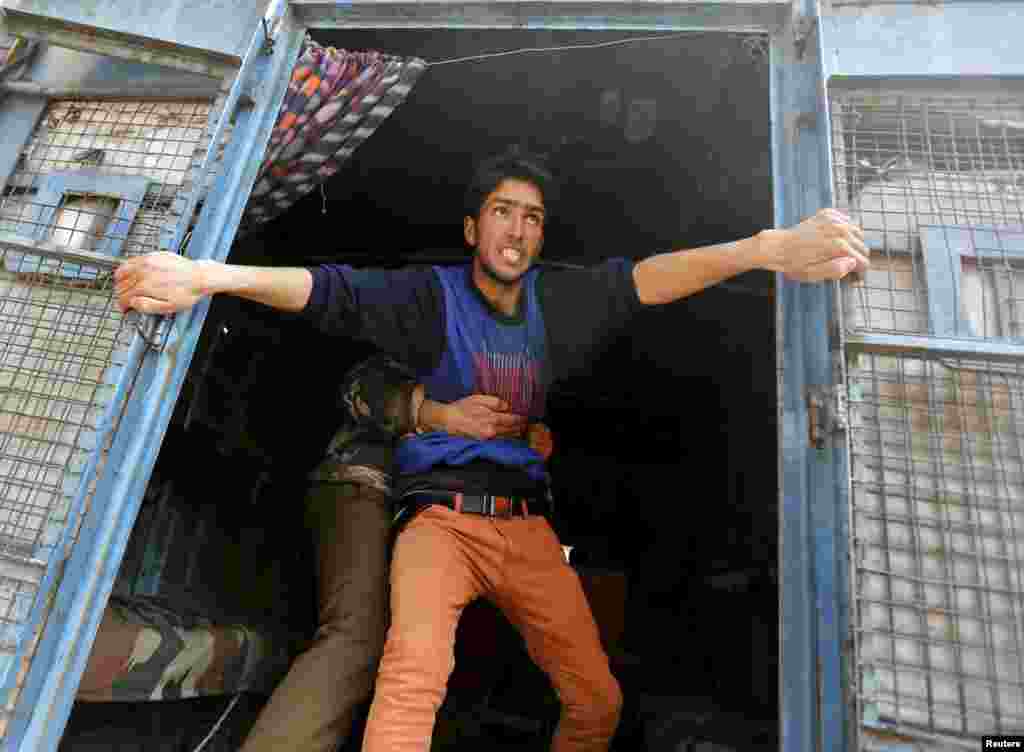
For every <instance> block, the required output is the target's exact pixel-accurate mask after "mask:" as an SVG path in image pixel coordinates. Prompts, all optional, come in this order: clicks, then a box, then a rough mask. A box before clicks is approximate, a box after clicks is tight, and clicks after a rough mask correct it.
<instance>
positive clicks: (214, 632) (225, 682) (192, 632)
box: [77, 595, 292, 702]
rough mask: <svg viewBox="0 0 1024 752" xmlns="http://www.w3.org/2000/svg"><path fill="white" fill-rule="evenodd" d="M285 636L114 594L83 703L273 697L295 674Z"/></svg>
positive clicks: (85, 678)
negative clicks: (250, 694)
mask: <svg viewBox="0 0 1024 752" xmlns="http://www.w3.org/2000/svg"><path fill="white" fill-rule="evenodd" d="M291 649H292V646H291V645H289V644H288V639H287V638H285V637H284V636H272V635H268V634H261V633H258V632H255V631H253V630H250V629H247V628H246V627H244V626H238V625H215V624H212V623H210V622H209V621H208V620H207V619H205V618H203V617H202V616H200V615H198V614H193V613H188V612H187V611H186V610H183V609H182V608H180V607H178V606H172V605H171V604H169V603H167V602H165V601H164V600H162V599H159V598H153V597H148V596H145V597H131V598H125V597H121V596H117V595H114V596H111V598H110V601H109V602H108V604H107V609H106V611H105V612H104V614H103V621H102V622H101V623H100V628H99V631H98V633H97V635H96V642H95V644H94V645H93V649H92V653H91V654H90V656H89V662H88V664H87V665H86V668H85V674H84V675H83V677H82V682H81V684H80V685H79V688H78V695H77V699H79V700H84V701H87V702H111V701H132V702H138V701H142V700H177V699H185V698H190V697H199V696H205V695H220V694H232V693H236V692H242V691H250V692H260V693H264V694H270V692H271V691H272V690H273V688H274V686H275V685H276V684H277V683H278V681H280V679H281V678H282V677H283V676H284V674H285V672H286V671H287V669H288V664H289V660H290V658H291V655H290V653H291Z"/></svg>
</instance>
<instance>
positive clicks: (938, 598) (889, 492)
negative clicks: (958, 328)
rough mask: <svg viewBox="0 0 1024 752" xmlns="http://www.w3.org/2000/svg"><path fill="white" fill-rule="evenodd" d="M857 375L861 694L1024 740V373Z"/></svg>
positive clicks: (907, 719)
mask: <svg viewBox="0 0 1024 752" xmlns="http://www.w3.org/2000/svg"><path fill="white" fill-rule="evenodd" d="M851 366H852V367H851V369H850V396H851V403H850V412H851V425H850V429H851V438H852V447H853V456H852V459H853V462H852V465H853V512H852V514H853V536H854V546H853V551H854V555H855V562H856V567H855V575H856V576H855V586H854V587H855V598H856V612H857V616H856V619H855V634H856V637H857V642H858V665H859V676H858V679H859V681H858V699H859V700H860V702H861V705H862V710H864V717H865V718H867V719H869V720H870V719H871V718H876V719H877V718H881V719H883V720H892V721H896V722H899V723H901V724H909V725H916V726H921V727H924V728H927V729H930V730H934V731H940V732H946V733H950V734H957V735H959V734H963V735H969V736H978V735H981V734H986V733H993V732H1001V733H1020V732H1021V731H1022V730H1024V618H1022V616H1024V364H1015V365H1006V364H996V363H990V362H986V361H984V360H977V361H971V362H968V361H963V360H952V359H938V358H935V359H927V358H912V357H895V356H882V355H877V354H862V355H860V356H858V357H857V358H856V359H855V361H854V362H853V363H851Z"/></svg>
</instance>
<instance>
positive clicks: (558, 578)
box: [494, 517, 622, 752]
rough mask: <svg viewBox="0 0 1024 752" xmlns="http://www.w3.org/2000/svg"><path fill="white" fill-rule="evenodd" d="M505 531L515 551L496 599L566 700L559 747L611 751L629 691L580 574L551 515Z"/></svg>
mask: <svg viewBox="0 0 1024 752" xmlns="http://www.w3.org/2000/svg"><path fill="white" fill-rule="evenodd" d="M499 529H500V530H501V531H502V532H504V533H506V534H507V536H508V539H509V542H510V551H509V556H508V559H507V564H506V571H505V575H504V577H503V578H502V581H501V587H500V588H499V590H498V591H497V592H496V593H495V594H494V601H495V603H496V604H497V605H498V606H499V607H500V608H501V609H502V611H503V612H504V613H505V615H506V616H508V618H509V621H511V622H512V624H514V625H515V626H516V627H517V628H518V629H519V631H520V634H522V635H523V639H524V641H525V642H526V648H527V650H528V651H529V653H530V657H531V658H533V660H534V662H536V664H537V665H538V666H540V667H541V669H543V670H544V672H545V673H546V674H547V675H548V677H549V678H550V680H551V683H552V685H553V686H554V688H555V691H556V692H557V693H558V696H559V699H560V700H561V701H562V715H561V718H560V720H559V723H558V730H557V731H556V732H555V738H554V741H553V742H552V745H551V749H552V752H603V751H604V750H607V749H608V746H609V744H610V742H611V738H612V737H613V736H614V735H615V729H616V728H617V726H618V724H619V715H620V712H621V710H622V691H621V690H620V689H619V684H618V682H617V681H616V680H615V677H614V676H612V673H611V670H610V669H609V666H608V656H607V654H606V653H605V652H604V649H603V648H602V647H601V637H600V634H599V633H598V630H597V625H596V624H595V622H594V617H593V615H592V613H591V611H590V605H589V604H588V603H587V598H586V595H584V593H583V587H582V585H580V581H579V577H578V576H577V574H576V572H575V571H574V570H573V569H572V567H571V566H569V564H567V563H566V561H565V558H564V554H563V553H562V547H561V544H560V543H559V542H558V537H557V536H556V535H555V533H554V531H553V530H552V529H551V526H550V525H549V524H548V522H547V520H545V519H544V518H543V517H529V518H527V519H519V520H509V521H503V522H501V523H499Z"/></svg>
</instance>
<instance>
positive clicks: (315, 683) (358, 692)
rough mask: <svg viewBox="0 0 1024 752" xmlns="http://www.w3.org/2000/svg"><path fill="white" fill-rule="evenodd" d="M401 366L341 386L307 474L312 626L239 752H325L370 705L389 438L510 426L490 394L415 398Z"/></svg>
mask: <svg viewBox="0 0 1024 752" xmlns="http://www.w3.org/2000/svg"><path fill="white" fill-rule="evenodd" d="M423 391H424V390H423V386H422V385H421V384H417V382H416V379H415V378H414V377H413V376H412V374H411V373H410V372H409V371H408V369H407V368H405V367H404V366H402V365H401V364H400V363H398V362H396V361H395V360H394V359H392V358H389V357H387V356H385V355H376V356H373V357H370V358H367V359H366V360H364V361H362V362H361V363H359V364H357V365H356V366H355V367H354V368H352V369H351V370H350V371H349V372H348V373H347V374H346V375H345V377H344V380H343V382H342V385H341V389H340V395H341V402H342V404H343V406H344V419H343V422H342V425H341V427H340V428H339V429H338V431H337V432H336V434H335V435H334V438H333V439H332V441H331V442H330V444H329V445H328V447H327V450H326V452H325V456H324V458H323V460H322V461H321V462H320V464H319V465H318V466H317V467H316V469H315V470H314V471H313V472H312V473H311V475H310V489H309V494H308V496H307V499H306V510H305V511H306V522H307V526H308V527H309V529H310V531H311V532H312V533H313V537H314V539H315V543H316V561H317V578H318V602H319V622H318V628H317V631H316V635H315V636H314V638H313V641H312V643H311V644H310V646H309V648H308V649H307V650H306V651H305V652H303V653H302V654H301V655H299V656H298V657H297V658H296V660H295V662H294V663H293V664H292V666H291V667H290V668H289V671H288V674H287V675H286V676H285V678H284V679H283V680H282V681H281V683H280V684H279V685H278V686H277V687H276V688H275V690H274V693H273V694H272V695H271V697H270V700H269V702H268V703H267V704H266V705H265V706H264V708H263V710H262V711H261V712H260V715H259V717H258V718H257V719H256V723H255V724H254V725H253V727H252V729H250V731H249V734H248V737H247V739H246V741H245V744H244V745H243V746H242V752H264V751H265V752H271V751H273V752H277V751H278V750H283V749H287V750H294V751H295V752H334V750H336V749H337V748H338V746H339V745H340V744H342V743H343V742H344V741H345V740H346V739H347V738H348V734H349V733H350V732H351V729H352V722H353V720H354V717H355V710H356V707H357V706H358V705H359V704H360V703H362V702H364V701H365V700H367V699H369V697H370V693H371V691H372V689H373V682H374V679H375V677H376V675H377V663H378V661H379V660H380V654H381V650H382V648H383V646H384V636H385V632H386V625H387V597H388V595H387V577H388V574H387V572H388V561H389V558H390V551H389V538H390V534H391V526H392V519H393V515H394V511H393V508H392V507H393V505H392V504H391V500H390V496H391V468H392V459H393V455H394V443H395V441H396V439H397V438H398V437H400V436H403V435H405V434H408V433H411V432H413V431H415V429H416V427H417V425H424V422H426V424H429V425H433V426H436V427H437V428H438V430H444V431H448V432H451V433H454V434H461V435H464V436H472V437H478V438H482V437H483V436H484V435H495V434H497V433H501V432H504V431H505V430H506V427H509V426H510V427H511V428H512V429H513V430H516V429H518V428H519V426H520V423H521V421H520V419H519V418H518V417H517V416H514V415H512V414H510V413H508V412H507V410H506V406H505V405H504V404H503V403H502V402H501V401H500V400H498V399H496V398H494V397H489V396H483V395H474V396H473V397H471V398H470V399H468V400H463V401H461V402H458V403H453V404H451V405H442V404H438V403H434V402H432V401H430V400H425V399H424V394H423Z"/></svg>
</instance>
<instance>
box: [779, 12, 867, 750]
mask: <svg viewBox="0 0 1024 752" xmlns="http://www.w3.org/2000/svg"><path fill="white" fill-rule="evenodd" d="M794 8H795V11H796V14H797V15H795V16H794V17H793V19H792V21H791V23H790V24H787V27H786V32H785V33H780V34H777V35H774V36H773V38H772V48H771V52H772V92H771V101H772V142H773V151H774V153H773V164H774V165H775V174H774V188H775V198H776V203H775V206H776V216H775V221H776V225H777V226H791V225H793V224H796V223H797V222H799V221H801V220H802V219H804V218H806V217H808V216H810V215H812V214H813V213H814V212H816V211H817V210H818V209H820V208H822V207H824V206H828V205H831V204H832V193H831V165H830V147H829V143H828V127H827V115H826V112H825V102H824V69H823V66H822V63H821V39H820V35H819V34H818V33H817V32H816V27H817V21H816V14H817V5H816V3H815V2H812V1H810V0H808V1H807V2H797V3H796V4H795V6H794ZM776 285H777V291H778V298H777V299H778V304H777V305H778V306H779V309H778V319H777V320H778V322H779V331H778V332H777V334H776V336H777V337H778V338H779V340H780V345H779V348H780V349H779V353H778V361H779V367H780V369H781V372H780V378H781V384H780V388H781V393H780V399H781V403H782V404H781V409H780V434H779V441H780V454H781V458H780V474H779V477H780V483H781V498H780V516H781V524H780V531H781V532H780V535H781V541H780V570H781V572H782V574H781V577H780V601H781V602H780V638H781V645H780V652H781V668H780V671H781V677H780V680H781V685H780V698H781V726H782V728H781V734H782V749H783V750H793V752H797V750H799V752H806V751H807V750H816V749H821V750H829V751H830V752H831V750H844V749H847V747H848V739H847V728H848V719H847V715H848V712H847V703H846V697H845V692H844V687H843V660H842V645H843V635H844V634H845V633H846V629H847V625H846V623H845V619H846V613H847V611H846V600H847V592H846V590H845V582H846V570H845V569H844V568H843V567H842V565H841V562H842V560H843V559H844V558H845V552H846V548H847V542H846V539H845V537H844V534H845V533H844V531H845V529H846V525H845V524H844V522H843V520H844V518H845V515H846V510H847V508H848V504H849V497H848V483H849V475H848V473H849V467H848V452H847V448H846V445H845V442H844V440H842V439H837V438H835V437H828V439H827V442H826V445H825V447H824V448H822V449H817V448H814V447H812V446H811V445H810V441H809V433H808V420H809V415H808V409H807V394H808V389H810V388H811V387H816V386H829V385H831V384H834V383H835V382H836V381H837V379H838V376H839V374H838V373H837V371H836V368H835V362H834V358H833V355H832V354H831V353H830V350H829V324H830V322H831V321H832V318H833V312H834V310H835V294H836V293H835V290H834V289H833V286H832V285H823V284H817V285H807V284H800V283H795V282H790V281H788V280H786V279H785V278H784V277H782V276H781V275H779V277H778V278H777V280H776Z"/></svg>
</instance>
